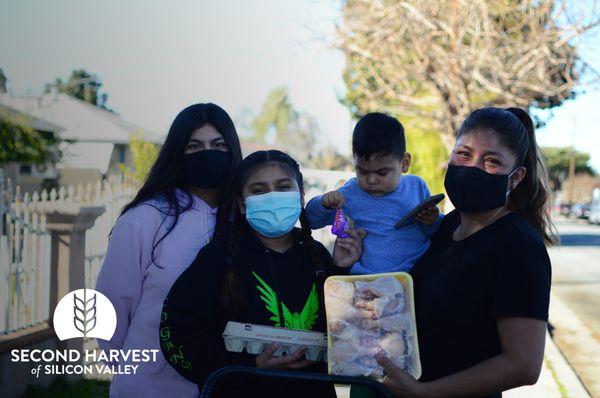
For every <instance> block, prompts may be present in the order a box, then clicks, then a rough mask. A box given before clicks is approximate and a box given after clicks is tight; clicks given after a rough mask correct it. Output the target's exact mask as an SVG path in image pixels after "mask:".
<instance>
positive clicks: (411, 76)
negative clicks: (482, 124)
mask: <svg viewBox="0 0 600 398" xmlns="http://www.w3.org/2000/svg"><path fill="white" fill-rule="evenodd" d="M592 1H595V0H592ZM584 3H585V5H584V7H586V9H585V10H583V7H582V4H584ZM588 3H589V2H580V4H579V5H578V4H576V2H572V1H567V0H564V1H556V0H536V1H533V0H500V1H493V2H491V1H486V0H472V1H471V0H469V1H467V0H440V1H438V0H405V1H402V0H380V1H367V0H347V1H345V2H344V4H343V7H342V13H343V15H342V22H341V24H340V26H339V28H338V39H339V41H338V45H339V48H340V49H341V50H342V51H343V52H344V54H345V56H346V65H347V66H346V69H345V71H344V76H343V77H344V80H345V82H346V85H347V94H346V96H345V98H344V99H343V102H344V103H345V104H346V105H347V106H348V107H349V108H350V110H351V111H352V112H353V113H354V114H355V115H357V116H360V115H362V114H364V113H366V112H370V111H382V112H387V113H390V114H393V115H398V116H401V117H402V116H408V117H418V118H421V119H423V120H425V121H426V122H427V123H430V122H431V125H432V127H433V129H434V130H436V131H439V132H440V133H441V134H442V135H441V137H442V140H443V142H444V144H445V145H446V147H447V149H450V148H451V147H452V144H453V141H454V135H455V134H456V132H457V130H458V128H459V126H460V124H461V123H462V121H463V120H464V119H465V117H466V116H467V115H468V114H469V113H470V112H471V111H472V110H474V109H476V108H478V107H482V106H501V107H506V106H520V107H524V108H528V107H537V108H549V107H554V106H558V105H560V104H561V103H562V102H563V101H564V100H565V99H567V98H570V97H572V96H573V95H574V93H573V88H574V86H575V84H576V83H577V82H578V79H579V78H580V76H581V71H582V70H583V68H584V66H585V63H584V62H583V61H582V60H581V59H580V58H579V54H578V52H577V47H576V46H575V44H574V43H575V40H576V39H577V38H580V37H582V36H583V35H586V34H588V33H589V32H591V31H592V30H593V29H594V28H596V27H597V26H598V24H599V21H600V18H599V15H598V12H597V10H598V8H597V7H594V6H590V4H588ZM580 11H584V12H587V14H584V13H583V12H582V13H581V14H577V12H580ZM581 15H587V16H586V17H581Z"/></svg>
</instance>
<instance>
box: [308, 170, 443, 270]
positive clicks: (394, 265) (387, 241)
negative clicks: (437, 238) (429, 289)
mask: <svg viewBox="0 0 600 398" xmlns="http://www.w3.org/2000/svg"><path fill="white" fill-rule="evenodd" d="M339 191H340V192H342V193H343V194H344V196H345V198H346V204H345V205H344V207H343V209H344V212H345V214H346V215H348V216H349V217H350V218H352V219H353V220H354V222H355V227H356V228H362V229H364V230H365V231H367V237H366V238H365V239H364V240H363V254H362V256H361V258H360V260H359V261H358V262H357V263H356V264H354V265H353V266H352V269H351V270H350V273H351V274H379V273H383V272H398V271H405V272H408V271H409V270H410V269H411V268H412V267H413V266H414V264H415V262H416V261H417V260H418V259H419V258H420V257H421V256H422V255H423V253H425V251H426V250H427V249H428V248H429V245H430V241H429V236H431V234H433V233H434V232H435V231H436V230H437V228H438V226H439V224H440V222H441V219H442V216H441V215H440V217H439V218H438V220H437V221H436V222H435V223H434V224H432V225H423V224H421V223H418V222H416V223H414V224H411V225H409V226H406V227H403V228H400V229H396V228H394V225H395V224H396V223H397V222H398V221H399V220H400V219H401V218H402V217H403V216H404V215H406V214H407V213H408V212H410V211H411V210H412V209H413V208H414V207H415V206H417V205H418V204H419V203H421V202H422V201H424V200H425V199H427V198H428V197H429V196H430V194H429V189H428V188H427V184H425V181H423V179H421V178H420V177H417V176H414V175H403V176H402V178H400V183H399V184H398V187H397V188H396V190H394V191H393V192H390V193H388V194H386V195H384V196H379V197H377V196H373V195H371V194H368V193H367V192H365V191H363V190H362V189H361V188H360V187H359V186H358V182H357V181H356V178H352V179H351V180H349V181H348V182H347V183H346V184H345V185H344V186H343V187H341V188H340V189H339ZM321 197H322V196H321V195H320V196H317V197H315V198H313V199H312V200H311V201H310V202H308V205H307V206H306V215H307V217H308V221H309V222H310V226H311V228H313V229H318V228H323V227H324V226H326V225H331V224H332V223H333V219H334V217H335V210H328V209H326V208H324V207H323V204H322V202H321Z"/></svg>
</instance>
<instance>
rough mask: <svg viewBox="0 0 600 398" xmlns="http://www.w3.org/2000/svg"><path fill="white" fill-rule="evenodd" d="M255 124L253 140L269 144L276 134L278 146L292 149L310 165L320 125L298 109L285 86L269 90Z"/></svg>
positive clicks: (291, 152)
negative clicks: (270, 137)
mask: <svg viewBox="0 0 600 398" xmlns="http://www.w3.org/2000/svg"><path fill="white" fill-rule="evenodd" d="M252 127H253V128H254V136H253V137H252V138H251V140H253V141H255V142H260V143H266V142H267V141H269V135H270V133H273V135H274V141H275V142H276V143H277V145H278V146H280V147H282V148H284V149H285V150H286V151H288V152H290V154H291V155H292V156H293V157H294V158H295V159H296V160H297V161H299V162H301V163H303V164H304V165H307V164H309V163H310V162H311V161H312V159H313V158H314V155H315V145H316V135H318V133H319V127H318V124H317V122H316V121H315V119H314V118H313V117H311V116H310V115H307V114H301V113H300V112H298V111H297V110H296V109H295V108H294V106H293V105H292V103H291V101H290V99H289V94H288V91H287V89H286V88H285V87H278V88H275V89H273V90H271V91H270V92H269V94H268V95H267V99H266V100H265V102H264V104H263V106H262V108H261V111H260V113H259V114H258V116H256V118H254V120H253V122H252Z"/></svg>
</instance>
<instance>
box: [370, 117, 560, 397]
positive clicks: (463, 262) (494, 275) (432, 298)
mask: <svg viewBox="0 0 600 398" xmlns="http://www.w3.org/2000/svg"><path fill="white" fill-rule="evenodd" d="M445 187H446V191H447V193H448V196H449V198H450V200H451V201H452V203H453V204H454V206H455V208H456V210H454V211H453V212H451V213H450V214H448V215H447V216H446V217H445V219H444V221H443V223H442V225H441V226H440V228H439V230H438V232H437V233H436V234H435V235H434V236H433V237H432V243H431V247H430V248H429V250H428V251H427V252H426V253H425V255H424V256H423V257H422V258H421V259H420V260H419V262H418V263H417V264H416V265H415V267H414V268H413V269H412V270H411V274H412V276H413V278H414V286H415V305H416V313H417V330H418V334H419V348H420V355H421V364H422V368H423V375H422V377H421V378H420V380H419V381H416V380H414V379H413V378H411V377H410V376H408V375H407V374H406V373H404V372H402V371H401V370H400V369H398V368H396V367H395V366H394V365H393V363H392V362H391V361H389V360H388V359H387V358H385V357H381V358H378V360H379V361H380V363H381V364H382V365H383V366H384V367H385V369H386V372H387V375H388V376H387V379H386V380H385V384H386V385H387V386H388V387H389V388H390V389H391V390H392V391H394V392H395V393H397V394H398V396H402V397H462V396H469V397H471V396H474V397H500V396H501V395H502V391H505V390H508V389H511V388H515V387H518V386H521V385H527V384H534V383H535V382H536V381H537V378H538V376H539V373H540V369H541V366H542V361H543V357H544V343H545V336H546V323H547V320H548V303H549V295H550V279H551V278H550V277H551V269H550V260H549V258H548V253H547V251H546V247H545V243H548V244H549V243H553V242H554V235H553V233H552V228H553V227H552V224H551V222H550V218H549V214H548V213H547V210H546V206H545V205H546V200H547V198H548V192H549V191H548V189H547V177H546V174H545V169H544V165H543V162H542V160H541V158H540V157H539V151H538V147H537V144H536V141H535V135H534V129H533V123H532V121H531V118H530V117H529V115H528V114H527V113H526V112H525V111H523V110H521V109H517V108H508V109H499V108H483V109H479V110H477V111H475V112H473V113H472V114H471V115H470V116H469V117H468V118H467V119H466V120H465V122H464V123H463V125H462V127H461V129H460V131H459V134H458V138H457V141H456V145H455V147H454V150H453V151H452V155H451V158H450V162H449V165H448V171H447V173H446V179H445Z"/></svg>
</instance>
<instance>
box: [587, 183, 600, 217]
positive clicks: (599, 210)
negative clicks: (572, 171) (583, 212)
mask: <svg viewBox="0 0 600 398" xmlns="http://www.w3.org/2000/svg"><path fill="white" fill-rule="evenodd" d="M588 222H589V223H590V224H599V225H600V188H596V189H594V193H593V194H592V203H591V204H590V212H589V216H588Z"/></svg>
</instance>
